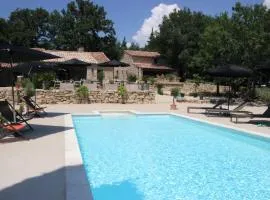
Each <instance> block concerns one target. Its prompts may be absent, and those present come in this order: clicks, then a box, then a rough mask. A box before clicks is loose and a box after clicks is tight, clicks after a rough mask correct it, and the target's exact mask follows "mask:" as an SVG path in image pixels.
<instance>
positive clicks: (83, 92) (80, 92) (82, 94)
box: [76, 85, 89, 103]
mask: <svg viewBox="0 0 270 200" xmlns="http://www.w3.org/2000/svg"><path fill="white" fill-rule="evenodd" d="M76 95H77V97H78V101H79V103H88V100H89V90H88V88H87V87H86V86H84V85H82V86H80V87H79V88H78V89H77V90H76Z"/></svg>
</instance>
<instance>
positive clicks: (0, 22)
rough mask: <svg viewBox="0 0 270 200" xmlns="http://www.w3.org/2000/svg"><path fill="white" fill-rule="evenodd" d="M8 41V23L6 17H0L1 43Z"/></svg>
mask: <svg viewBox="0 0 270 200" xmlns="http://www.w3.org/2000/svg"><path fill="white" fill-rule="evenodd" d="M6 42H8V24H7V22H6V20H5V19H2V18H0V43H6Z"/></svg>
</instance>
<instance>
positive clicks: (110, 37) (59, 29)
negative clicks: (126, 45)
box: [51, 0, 120, 58]
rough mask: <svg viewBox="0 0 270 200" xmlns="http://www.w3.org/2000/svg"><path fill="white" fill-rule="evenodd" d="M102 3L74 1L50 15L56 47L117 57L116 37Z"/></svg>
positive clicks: (83, 0)
mask: <svg viewBox="0 0 270 200" xmlns="http://www.w3.org/2000/svg"><path fill="white" fill-rule="evenodd" d="M106 15H107V13H106V11H105V10H104V8H103V7H102V6H98V5H96V4H94V3H93V2H91V1H89V0H76V1H72V2H70V3H69V4H68V5H67V8H66V9H64V10H62V12H61V13H59V12H58V11H54V12H53V13H52V16H51V23H52V27H53V29H54V30H52V32H53V34H55V35H54V36H53V39H54V41H55V44H56V48H57V49H64V50H77V49H78V48H79V47H84V48H85V50H87V51H103V52H104V53H105V54H106V55H108V56H109V57H110V58H119V54H120V51H119V49H118V47H119V44H117V40H116V37H115V30H114V28H113V22H112V21H111V20H109V19H107V16H106Z"/></svg>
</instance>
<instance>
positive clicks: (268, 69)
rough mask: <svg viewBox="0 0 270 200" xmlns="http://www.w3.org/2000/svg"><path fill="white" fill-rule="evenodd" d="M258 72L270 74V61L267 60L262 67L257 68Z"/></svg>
mask: <svg viewBox="0 0 270 200" xmlns="http://www.w3.org/2000/svg"><path fill="white" fill-rule="evenodd" d="M256 70H257V71H259V72H263V73H270V60H267V61H265V62H263V63H262V64H261V65H259V66H257V67H256Z"/></svg>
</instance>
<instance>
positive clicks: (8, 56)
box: [0, 44, 59, 122]
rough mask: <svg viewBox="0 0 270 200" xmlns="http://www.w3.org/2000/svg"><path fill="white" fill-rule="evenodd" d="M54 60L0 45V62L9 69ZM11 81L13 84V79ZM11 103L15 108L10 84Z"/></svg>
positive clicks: (52, 57)
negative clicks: (15, 64)
mask: <svg viewBox="0 0 270 200" xmlns="http://www.w3.org/2000/svg"><path fill="white" fill-rule="evenodd" d="M54 58H59V57H58V56H55V55H52V54H48V53H45V52H42V51H39V50H35V49H29V48H25V47H19V46H13V45H10V44H0V62H2V63H9V64H10V67H11V68H13V63H22V62H31V61H40V60H48V59H54ZM12 81H13V82H14V79H13V80H12ZM12 101H13V107H15V100H14V84H12ZM13 115H14V122H16V113H15V111H14V113H13Z"/></svg>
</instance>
